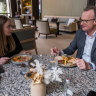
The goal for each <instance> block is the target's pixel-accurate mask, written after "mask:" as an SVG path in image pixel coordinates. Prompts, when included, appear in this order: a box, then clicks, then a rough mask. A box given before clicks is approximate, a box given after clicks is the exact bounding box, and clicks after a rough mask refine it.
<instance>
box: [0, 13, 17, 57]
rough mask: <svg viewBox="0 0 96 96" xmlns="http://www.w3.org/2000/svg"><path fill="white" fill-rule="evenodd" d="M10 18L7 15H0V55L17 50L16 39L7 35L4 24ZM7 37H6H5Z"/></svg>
mask: <svg viewBox="0 0 96 96" xmlns="http://www.w3.org/2000/svg"><path fill="white" fill-rule="evenodd" d="M8 20H10V19H9V18H7V17H6V16H3V15H0V56H1V57H2V56H4V55H6V54H8V53H9V52H11V51H13V50H15V47H16V45H15V41H14V39H13V37H12V36H7V37H6V36H5V34H4V29H3V28H4V24H5V23H6V22H7V21H8ZM5 38H6V39H5ZM5 40H7V44H8V45H9V49H8V47H7V45H6V41H5Z"/></svg>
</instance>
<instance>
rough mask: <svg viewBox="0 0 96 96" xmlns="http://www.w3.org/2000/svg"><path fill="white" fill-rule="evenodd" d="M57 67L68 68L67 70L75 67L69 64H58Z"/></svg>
mask: <svg viewBox="0 0 96 96" xmlns="http://www.w3.org/2000/svg"><path fill="white" fill-rule="evenodd" d="M58 65H59V66H61V67H68V68H71V67H76V66H77V65H76V64H71V63H67V64H66V65H64V64H58Z"/></svg>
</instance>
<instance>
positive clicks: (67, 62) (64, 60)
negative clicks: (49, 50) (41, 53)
mask: <svg viewBox="0 0 96 96" xmlns="http://www.w3.org/2000/svg"><path fill="white" fill-rule="evenodd" d="M54 61H58V65H59V66H62V67H76V66H77V65H76V58H75V57H72V56H67V57H65V56H56V57H55V58H54Z"/></svg>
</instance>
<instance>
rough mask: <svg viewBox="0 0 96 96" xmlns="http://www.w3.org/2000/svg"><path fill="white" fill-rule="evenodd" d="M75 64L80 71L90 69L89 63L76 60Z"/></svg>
mask: <svg viewBox="0 0 96 96" xmlns="http://www.w3.org/2000/svg"><path fill="white" fill-rule="evenodd" d="M76 64H77V66H78V67H79V68H80V69H83V70H89V69H90V65H89V63H87V62H85V61H84V60H83V59H79V58H76Z"/></svg>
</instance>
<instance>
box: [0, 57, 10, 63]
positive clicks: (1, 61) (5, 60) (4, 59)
mask: <svg viewBox="0 0 96 96" xmlns="http://www.w3.org/2000/svg"><path fill="white" fill-rule="evenodd" d="M9 59H10V58H9V57H1V58H0V65H1V64H5V63H6V62H7V61H8V60H9Z"/></svg>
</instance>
